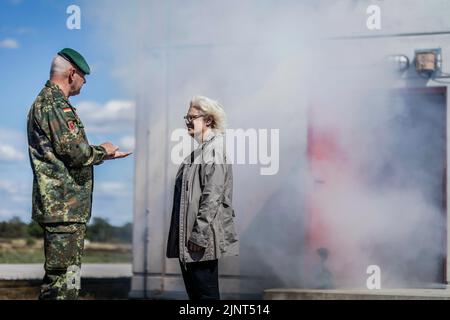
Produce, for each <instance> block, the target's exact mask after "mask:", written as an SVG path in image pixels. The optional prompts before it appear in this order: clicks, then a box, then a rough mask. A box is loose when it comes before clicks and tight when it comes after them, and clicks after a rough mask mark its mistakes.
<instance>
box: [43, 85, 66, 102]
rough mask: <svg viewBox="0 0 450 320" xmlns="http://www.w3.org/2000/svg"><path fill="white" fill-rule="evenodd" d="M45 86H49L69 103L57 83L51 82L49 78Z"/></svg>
mask: <svg viewBox="0 0 450 320" xmlns="http://www.w3.org/2000/svg"><path fill="white" fill-rule="evenodd" d="M45 86H46V87H48V88H50V89H51V90H52V91H53V92H54V93H56V94H57V95H58V96H59V98H62V99H63V100H64V101H66V102H67V103H68V104H70V101H69V99H67V98H66V96H65V95H64V92H62V90H61V88H60V87H59V86H58V85H57V84H55V83H53V82H51V81H50V80H47V82H46V83H45Z"/></svg>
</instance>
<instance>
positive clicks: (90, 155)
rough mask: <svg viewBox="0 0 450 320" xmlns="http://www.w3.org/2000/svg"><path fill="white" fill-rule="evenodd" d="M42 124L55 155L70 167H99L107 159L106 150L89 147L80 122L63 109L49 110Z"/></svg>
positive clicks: (56, 107)
mask: <svg viewBox="0 0 450 320" xmlns="http://www.w3.org/2000/svg"><path fill="white" fill-rule="evenodd" d="M41 122H42V123H41V128H42V130H43V131H44V132H45V133H46V135H47V137H49V139H50V141H51V143H52V146H53V150H54V152H55V155H56V156H57V157H58V158H60V159H61V161H63V162H64V163H65V164H66V165H67V166H68V167H73V168H77V167H86V166H92V165H97V164H100V163H102V162H103V160H104V158H105V157H106V155H107V154H106V150H105V149H104V148H103V147H101V146H93V145H89V143H88V141H87V140H86V138H85V135H84V131H83V129H82V128H80V127H79V123H78V121H77V120H76V119H75V118H71V117H68V116H66V115H65V114H64V111H63V110H62V108H60V107H58V106H53V107H51V108H48V109H47V111H46V112H45V114H44V115H43V117H42V121H41Z"/></svg>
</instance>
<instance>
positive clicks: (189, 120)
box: [183, 114, 205, 124]
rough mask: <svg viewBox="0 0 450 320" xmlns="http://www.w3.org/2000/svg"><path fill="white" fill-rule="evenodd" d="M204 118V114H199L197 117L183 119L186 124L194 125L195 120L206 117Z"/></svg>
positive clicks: (187, 116) (186, 116)
mask: <svg viewBox="0 0 450 320" xmlns="http://www.w3.org/2000/svg"><path fill="white" fill-rule="evenodd" d="M204 116H205V115H204V114H199V115H196V116H190V115H185V116H184V117H183V119H184V121H185V122H186V124H189V123H192V121H194V120H195V119H198V118H201V117H204Z"/></svg>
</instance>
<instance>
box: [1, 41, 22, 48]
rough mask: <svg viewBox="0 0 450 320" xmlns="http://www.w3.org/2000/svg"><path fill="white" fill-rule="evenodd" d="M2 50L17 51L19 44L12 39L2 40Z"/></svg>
mask: <svg viewBox="0 0 450 320" xmlns="http://www.w3.org/2000/svg"><path fill="white" fill-rule="evenodd" d="M0 48H5V49H17V48H19V42H17V40H15V39H12V38H6V39H3V40H0Z"/></svg>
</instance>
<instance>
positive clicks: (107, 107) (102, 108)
mask: <svg viewBox="0 0 450 320" xmlns="http://www.w3.org/2000/svg"><path fill="white" fill-rule="evenodd" d="M77 111H78V113H79V115H80V118H81V120H82V121H83V123H84V125H85V126H86V128H87V131H88V132H93V133H118V132H130V131H133V130H134V117H135V102H134V101H129V100H110V101H108V102H107V103H106V104H104V105H100V104H98V103H96V102H92V101H83V102H80V103H79V104H78V106H77Z"/></svg>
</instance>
